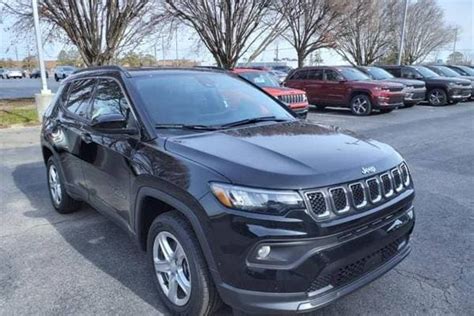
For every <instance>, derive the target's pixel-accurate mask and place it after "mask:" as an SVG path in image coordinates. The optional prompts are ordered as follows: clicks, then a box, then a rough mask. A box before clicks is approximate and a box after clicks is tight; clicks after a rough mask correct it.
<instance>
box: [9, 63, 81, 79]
mask: <svg viewBox="0 0 474 316" xmlns="http://www.w3.org/2000/svg"><path fill="white" fill-rule="evenodd" d="M76 70H77V68H76V67H73V66H58V67H56V68H55V69H54V79H55V80H56V81H59V80H62V79H66V78H67V77H68V76H69V75H70V74H72V73H73V72H74V71H76ZM27 77H29V78H41V73H40V70H39V69H37V68H36V69H33V70H32V71H31V72H29V71H28V70H21V69H16V68H15V69H4V68H0V78H1V79H21V78H27ZM46 78H49V74H48V72H47V71H46Z"/></svg>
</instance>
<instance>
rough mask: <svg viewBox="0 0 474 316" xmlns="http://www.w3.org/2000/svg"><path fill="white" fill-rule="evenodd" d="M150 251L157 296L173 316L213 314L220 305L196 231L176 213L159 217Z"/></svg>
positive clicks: (150, 234)
mask: <svg viewBox="0 0 474 316" xmlns="http://www.w3.org/2000/svg"><path fill="white" fill-rule="evenodd" d="M147 252H148V256H149V260H150V261H151V265H152V267H153V273H154V275H155V277H154V280H155V284H156V287H157V288H158V294H159V296H160V298H161V300H162V301H163V303H164V304H165V305H166V306H167V307H168V309H169V310H170V311H171V314H173V315H182V316H184V315H200V316H201V315H210V314H211V313H212V312H214V311H215V310H217V309H218V308H219V306H220V305H221V300H220V297H219V295H218V293H217V290H216V288H215V286H214V283H213V281H212V279H211V275H210V272H209V270H208V268H207V263H206V261H205V259H204V256H203V254H202V251H201V247H200V245H199V243H198V242H197V239H196V236H195V234H194V231H193V229H192V228H191V226H190V224H189V223H188V222H187V220H186V219H185V218H184V217H182V216H181V215H180V214H179V213H178V212H177V211H171V212H169V213H165V214H163V215H160V216H158V217H157V218H156V219H155V220H154V221H153V223H152V225H151V227H150V230H149V232H148V242H147Z"/></svg>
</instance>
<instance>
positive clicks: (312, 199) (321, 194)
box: [304, 163, 410, 219]
mask: <svg viewBox="0 0 474 316" xmlns="http://www.w3.org/2000/svg"><path fill="white" fill-rule="evenodd" d="M409 185H410V175H409V173H408V167H407V166H406V164H405V163H402V164H400V165H399V166H397V167H395V168H392V169H390V170H388V171H385V172H383V173H380V174H377V175H373V176H371V177H370V178H367V179H361V180H359V181H357V182H352V183H347V184H339V185H337V186H333V187H326V188H320V189H315V190H312V191H306V192H304V195H305V197H306V199H305V201H306V206H307V208H308V210H309V211H310V212H312V213H313V215H315V216H316V217H317V219H327V218H330V217H331V214H332V215H343V214H345V213H350V212H351V211H357V212H360V211H364V210H366V209H368V208H370V207H373V206H374V205H379V204H381V203H384V202H386V201H388V200H389V199H392V198H393V197H395V196H397V195H398V194H401V193H402V192H403V190H405V189H406V188H407V187H409Z"/></svg>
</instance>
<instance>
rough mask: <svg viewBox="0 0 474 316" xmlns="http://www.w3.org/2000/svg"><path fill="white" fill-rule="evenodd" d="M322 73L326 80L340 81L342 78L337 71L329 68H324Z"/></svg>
mask: <svg viewBox="0 0 474 316" xmlns="http://www.w3.org/2000/svg"><path fill="white" fill-rule="evenodd" d="M324 73H325V74H326V80H327V81H340V80H342V79H343V78H342V76H341V75H340V74H339V73H337V71H334V70H331V69H326V70H324Z"/></svg>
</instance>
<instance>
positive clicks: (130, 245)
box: [13, 162, 168, 314]
mask: <svg viewBox="0 0 474 316" xmlns="http://www.w3.org/2000/svg"><path fill="white" fill-rule="evenodd" d="M32 178H35V179H38V178H42V179H44V181H41V182H38V181H35V184H31V181H29V179H32ZM13 179H14V183H15V185H16V186H17V187H18V189H20V190H21V191H22V193H23V194H24V195H25V196H26V197H27V198H28V199H29V201H30V203H31V206H32V209H33V210H30V211H26V212H25V213H24V215H25V216H27V217H32V218H43V219H46V220H48V222H49V223H50V224H51V226H53V227H54V228H55V229H56V231H57V232H58V233H59V234H60V235H61V236H62V237H63V238H64V240H65V241H66V242H67V243H69V244H70V245H71V246H72V247H73V248H74V249H75V250H76V251H77V252H79V253H80V254H81V255H82V256H83V257H84V258H85V259H87V260H88V261H89V262H91V263H92V264H94V265H95V266H96V267H98V268H99V269H100V270H102V271H103V272H105V273H107V274H108V275H110V276H111V277H113V278H114V279H116V280H117V281H119V282H120V283H121V284H123V285H124V286H125V287H127V288H128V289H130V290H131V291H132V292H133V293H135V294H136V295H137V296H139V297H140V298H141V299H143V300H144V301H145V302H146V303H148V304H149V305H151V306H153V307H154V308H155V309H157V311H158V312H159V313H165V314H168V312H167V311H166V309H165V307H164V306H163V305H162V304H161V303H160V301H159V298H158V295H157V293H156V288H155V285H154V283H153V280H152V279H151V277H150V276H151V274H150V273H151V270H150V267H149V266H148V263H147V262H148V261H147V260H146V256H145V252H143V251H141V250H140V249H139V248H138V246H137V245H136V244H135V243H134V242H133V241H132V240H131V239H130V238H129V237H128V235H127V234H126V232H124V231H123V230H121V229H120V228H119V227H117V226H116V225H115V224H114V223H113V222H112V221H110V220H108V219H107V218H106V217H104V216H102V215H100V214H99V213H97V212H96V211H95V210H94V209H92V208H91V207H90V206H88V205H86V204H84V206H82V207H81V208H80V209H79V210H78V211H76V212H74V213H72V214H67V215H61V214H58V213H56V212H55V210H54V209H53V207H52V205H51V203H50V201H49V195H48V190H47V184H46V176H45V168H44V164H43V163H42V162H35V163H29V164H24V165H20V166H18V167H17V168H16V169H15V170H14V171H13ZM71 273H75V272H74V271H73V270H71ZM104 295H107V294H106V293H104Z"/></svg>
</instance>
